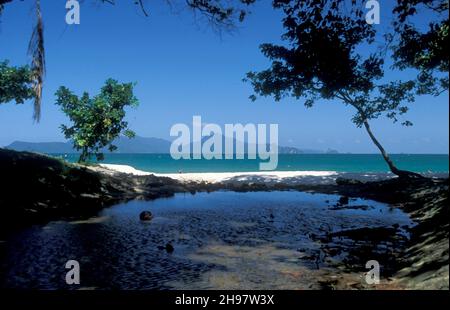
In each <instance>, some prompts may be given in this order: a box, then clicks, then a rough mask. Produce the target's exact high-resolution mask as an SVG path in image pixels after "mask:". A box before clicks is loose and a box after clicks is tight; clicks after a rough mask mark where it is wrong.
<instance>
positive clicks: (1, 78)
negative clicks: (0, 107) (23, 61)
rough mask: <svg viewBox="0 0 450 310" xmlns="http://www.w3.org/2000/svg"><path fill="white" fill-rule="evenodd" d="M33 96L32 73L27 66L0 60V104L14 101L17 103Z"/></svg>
mask: <svg viewBox="0 0 450 310" xmlns="http://www.w3.org/2000/svg"><path fill="white" fill-rule="evenodd" d="M31 98H33V90H32V75H31V70H30V69H29V68H28V66H22V67H14V66H9V64H8V61H2V62H0V104H1V103H7V102H10V101H15V102H16V103H17V104H20V103H23V102H24V101H25V100H28V99H31Z"/></svg>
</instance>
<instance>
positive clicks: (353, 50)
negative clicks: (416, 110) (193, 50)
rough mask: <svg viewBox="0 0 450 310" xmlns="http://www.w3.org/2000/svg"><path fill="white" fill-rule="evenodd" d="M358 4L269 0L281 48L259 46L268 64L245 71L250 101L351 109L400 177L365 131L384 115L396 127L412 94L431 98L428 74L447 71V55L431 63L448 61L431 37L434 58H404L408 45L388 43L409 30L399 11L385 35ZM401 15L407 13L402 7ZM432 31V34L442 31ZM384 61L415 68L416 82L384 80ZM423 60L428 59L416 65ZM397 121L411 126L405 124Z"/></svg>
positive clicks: (432, 84)
mask: <svg viewBox="0 0 450 310" xmlns="http://www.w3.org/2000/svg"><path fill="white" fill-rule="evenodd" d="M416 1H417V2H419V0H416ZM424 1H425V2H431V1H427V0H423V1H422V2H424ZM403 2H406V1H400V0H399V4H401V3H403ZM364 4H365V1H363V0H352V1H351V2H350V1H346V0H336V1H325V0H304V1H299V0H273V7H274V8H275V9H279V10H281V11H282V12H283V16H284V17H283V20H282V21H283V26H284V29H285V32H284V34H283V35H282V39H283V41H284V42H285V44H283V45H277V44H262V45H261V51H262V53H263V54H264V55H265V56H266V57H267V58H269V59H270V60H271V66H270V68H268V69H266V70H263V71H260V72H249V73H248V74H247V76H246V79H245V80H246V81H250V83H251V84H252V86H253V89H254V92H255V94H254V95H251V96H250V98H251V99H252V100H256V98H257V95H259V96H273V97H274V99H275V100H276V101H279V100H281V99H282V98H284V97H294V98H297V99H301V100H303V102H304V104H305V105H306V106H307V107H312V106H313V105H314V103H315V102H316V101H317V100H319V99H327V100H334V101H340V102H342V103H344V104H346V105H350V106H352V107H353V108H355V114H354V116H353V118H352V120H353V122H354V123H355V124H356V125H357V126H358V127H361V126H364V127H365V128H366V129H367V131H368V133H369V135H370V137H371V139H372V140H373V142H374V143H375V144H376V146H377V147H378V148H379V149H380V151H381V153H382V154H383V156H384V158H385V159H386V161H387V163H388V165H389V167H390V169H391V170H392V171H393V172H394V173H396V174H402V173H401V171H400V170H398V169H397V168H396V167H395V165H394V164H393V163H392V161H391V160H390V159H389V157H388V155H387V153H386V152H385V150H384V149H383V147H382V146H381V144H380V143H379V141H377V140H376V138H375V136H374V135H373V133H372V132H371V129H370V126H369V121H370V120H373V119H376V118H378V117H380V116H381V115H384V116H386V117H388V118H390V119H392V120H393V121H394V122H397V121H398V120H399V116H401V115H404V114H405V113H406V112H407V111H408V103H410V102H413V101H414V100H415V98H416V95H417V94H424V93H431V94H438V92H436V87H435V86H436V81H437V79H436V78H435V77H433V72H432V71H433V70H431V69H434V68H438V69H439V70H441V71H447V74H448V58H447V60H445V59H443V60H442V61H441V62H439V61H437V62H436V60H439V59H441V58H446V57H448V55H445V57H443V55H442V54H441V50H443V49H446V48H447V47H443V46H442V44H443V41H445V40H434V41H433V44H436V45H437V46H438V47H436V48H435V49H434V51H436V55H434V54H433V53H432V52H431V51H430V49H429V48H427V47H425V48H424V47H422V46H421V47H419V48H416V49H415V52H416V55H415V56H414V57H416V58H414V57H410V55H409V54H408V53H409V51H408V49H407V48H405V46H406V45H408V44H410V43H407V41H406V39H407V36H406V35H401V37H400V43H399V44H397V45H395V44H394V45H392V46H391V43H392V42H393V38H394V36H395V35H396V34H395V31H396V29H399V27H403V29H407V30H405V31H410V29H411V27H408V26H407V19H406V18H405V19H403V15H401V13H400V12H402V11H403V9H400V8H399V6H397V7H396V8H395V9H394V13H395V14H400V15H397V16H396V17H395V18H394V19H393V20H394V21H396V23H395V27H394V28H391V29H393V30H392V32H384V33H377V28H376V27H374V26H373V25H370V24H368V23H367V22H366V20H365V6H364ZM407 12H408V14H410V13H411V11H410V10H409V9H408V10H407ZM447 18H448V17H447ZM402 25H403V26H402ZM385 28H386V27H385ZM408 29H409V30H408ZM432 29H435V30H436V27H432ZM439 29H440V28H439ZM439 29H438V31H437V33H440V32H442V31H441V30H439ZM433 35H436V34H433ZM438 37H439V35H438ZM380 41H381V42H382V43H383V44H380ZM430 45H432V44H431V43H430V44H429V46H430ZM419 52H420V53H421V54H420V53H419ZM421 55H422V56H421ZM389 56H392V57H394V59H395V60H396V63H395V66H394V68H393V69H394V70H395V69H397V70H401V69H405V68H411V67H414V68H416V69H419V70H420V71H421V72H420V74H419V76H418V78H415V77H414V76H412V77H408V78H406V79H405V78H403V79H400V78H398V79H391V80H389V79H388V78H387V77H386V75H385V73H386V72H387V71H388V70H391V69H388V68H386V64H385V58H386V57H389ZM426 57H428V58H429V59H426V60H424V58H426ZM445 63H446V64H447V66H444V64H445ZM447 79H448V76H447ZM444 86H445V85H444ZM447 89H448V86H447ZM402 124H403V125H406V126H409V125H412V123H411V122H410V121H408V120H403V122H402ZM405 174H406V173H405Z"/></svg>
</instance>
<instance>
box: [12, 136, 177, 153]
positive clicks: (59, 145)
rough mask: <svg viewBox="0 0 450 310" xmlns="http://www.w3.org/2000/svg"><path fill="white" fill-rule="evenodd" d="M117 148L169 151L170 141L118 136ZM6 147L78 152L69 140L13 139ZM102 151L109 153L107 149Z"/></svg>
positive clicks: (52, 151) (124, 150) (35, 150)
mask: <svg viewBox="0 0 450 310" xmlns="http://www.w3.org/2000/svg"><path fill="white" fill-rule="evenodd" d="M114 145H116V146H117V150H116V151H115V152H114V153H169V149H170V142H169V141H167V140H164V139H158V138H143V137H135V138H133V139H128V138H126V137H120V138H118V139H116V140H115V141H114ZM6 148H7V149H10V150H16V151H28V152H38V153H79V152H78V151H76V150H75V149H74V148H73V147H72V144H71V143H70V142H23V141H15V142H13V143H11V144H10V145H8V146H6ZM103 152H104V153H109V151H108V150H107V149H105V150H103Z"/></svg>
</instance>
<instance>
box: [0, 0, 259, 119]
mask: <svg viewBox="0 0 450 310" xmlns="http://www.w3.org/2000/svg"><path fill="white" fill-rule="evenodd" d="M255 1H256V0H186V1H182V2H181V3H182V4H183V5H184V6H185V7H186V8H188V9H190V10H192V11H193V12H199V13H200V15H201V16H203V17H205V18H206V20H207V22H208V23H209V24H210V25H211V26H212V27H213V29H216V30H219V31H220V30H221V29H227V30H230V29H233V28H234V27H235V24H236V22H242V21H243V20H244V18H245V16H246V14H247V12H248V11H247V6H249V5H251V4H253V3H254V2H255ZM18 2H23V0H22V1H19V0H0V18H1V14H2V12H3V11H4V10H6V8H7V7H8V6H10V5H12V3H18ZM147 2H149V1H145V0H133V1H131V0H130V1H129V3H130V4H134V5H136V6H138V7H139V9H140V10H141V12H142V13H143V14H144V15H145V16H147V17H148V16H150V13H149V12H150V11H149V10H148V6H149V4H148V3H147ZM166 2H167V4H168V6H169V7H172V6H173V5H174V4H178V2H177V1H174V0H166ZM91 3H105V4H110V5H115V4H116V0H91ZM34 7H35V8H34V12H35V14H36V15H35V16H36V18H35V26H34V28H33V32H32V34H31V38H30V41H29V45H28V54H29V55H30V56H31V59H32V60H31V70H32V81H33V90H34V96H33V100H34V114H33V118H34V120H35V121H39V120H40V116H41V103H42V89H43V87H44V78H45V46H44V21H43V17H42V11H41V3H40V0H34ZM0 22H1V20H0Z"/></svg>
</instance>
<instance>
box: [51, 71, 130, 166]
mask: <svg viewBox="0 0 450 310" xmlns="http://www.w3.org/2000/svg"><path fill="white" fill-rule="evenodd" d="M133 86H134V84H133V83H124V84H120V83H118V82H117V81H116V80H113V79H108V80H107V81H106V82H105V85H104V86H103V87H102V88H101V91H100V94H98V95H96V96H94V97H92V98H91V97H90V96H89V94H88V93H87V92H84V93H83V95H82V96H81V97H78V96H76V95H75V94H73V93H72V92H71V91H70V90H69V89H67V88H66V87H63V86H62V87H60V88H59V89H58V91H57V92H56V97H57V100H56V104H57V105H59V106H61V109H62V111H63V112H64V113H65V114H66V115H67V116H68V117H69V119H70V121H71V122H72V126H66V125H62V126H61V129H62V132H63V133H64V135H65V137H66V138H67V139H70V140H72V141H73V146H74V147H75V149H77V150H80V151H81V155H80V158H79V161H80V162H85V161H87V160H89V159H90V158H91V156H92V155H95V156H96V158H97V160H102V159H103V158H104V156H103V154H102V149H103V148H105V147H108V149H109V150H110V151H114V150H115V149H117V147H116V146H115V145H113V144H112V142H113V140H114V139H115V138H117V137H118V136H119V135H121V134H123V135H125V136H127V137H129V138H132V137H134V135H135V134H134V132H133V131H131V130H129V129H128V123H127V122H126V121H124V117H125V108H126V107H128V106H131V107H135V106H137V105H138V100H137V99H136V97H135V96H134V95H133Z"/></svg>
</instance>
